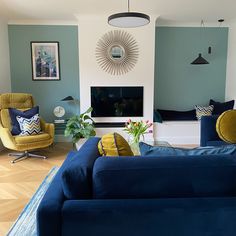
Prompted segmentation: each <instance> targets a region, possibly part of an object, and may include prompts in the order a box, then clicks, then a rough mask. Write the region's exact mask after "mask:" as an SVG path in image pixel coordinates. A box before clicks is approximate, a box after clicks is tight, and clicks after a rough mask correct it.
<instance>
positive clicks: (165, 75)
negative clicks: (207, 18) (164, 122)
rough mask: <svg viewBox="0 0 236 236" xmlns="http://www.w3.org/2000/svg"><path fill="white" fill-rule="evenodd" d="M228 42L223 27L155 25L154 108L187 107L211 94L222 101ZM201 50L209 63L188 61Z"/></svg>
mask: <svg viewBox="0 0 236 236" xmlns="http://www.w3.org/2000/svg"><path fill="white" fill-rule="evenodd" d="M227 42H228V28H225V27H224V28H223V27H222V28H213V27H210V28H208V27H207V28H204V29H203V28H202V29H201V28H199V27H196V28H195V27H194V28H193V27H156V52H155V53H156V59H155V101H154V104H155V108H160V109H176V110H187V109H194V105H207V104H208V103H209V99H210V98H213V99H215V100H217V101H224V99H225V80H226V62H227ZM209 46H211V47H212V54H208V47H209ZM200 52H202V55H203V57H204V58H206V59H207V60H208V61H209V62H210V64H209V65H190V63H191V62H192V61H193V60H194V59H195V58H196V57H197V56H198V53H200Z"/></svg>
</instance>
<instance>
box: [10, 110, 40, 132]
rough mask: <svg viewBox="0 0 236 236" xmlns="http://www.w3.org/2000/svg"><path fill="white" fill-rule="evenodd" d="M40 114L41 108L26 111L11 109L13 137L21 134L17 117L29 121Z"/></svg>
mask: <svg viewBox="0 0 236 236" xmlns="http://www.w3.org/2000/svg"><path fill="white" fill-rule="evenodd" d="M38 113H39V106H36V107H33V108H31V109H29V110H26V111H20V110H17V109H15V108H9V115H10V117H11V125H12V130H11V133H12V135H19V134H20V133H21V129H20V125H19V123H18V121H17V119H16V117H17V116H21V117H24V118H27V119H29V118H31V117H32V116H34V115H36V114H38Z"/></svg>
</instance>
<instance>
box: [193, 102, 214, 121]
mask: <svg viewBox="0 0 236 236" xmlns="http://www.w3.org/2000/svg"><path fill="white" fill-rule="evenodd" d="M195 109H196V117H197V119H198V120H201V118H202V116H211V115H212V111H213V109H214V106H213V105H210V106H208V107H203V106H198V105H197V106H195Z"/></svg>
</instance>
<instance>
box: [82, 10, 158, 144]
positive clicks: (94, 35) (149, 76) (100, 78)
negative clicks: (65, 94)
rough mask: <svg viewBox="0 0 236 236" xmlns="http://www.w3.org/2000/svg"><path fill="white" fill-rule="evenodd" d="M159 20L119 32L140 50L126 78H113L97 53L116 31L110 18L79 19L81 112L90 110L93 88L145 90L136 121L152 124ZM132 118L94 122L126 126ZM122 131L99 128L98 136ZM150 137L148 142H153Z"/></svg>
mask: <svg viewBox="0 0 236 236" xmlns="http://www.w3.org/2000/svg"><path fill="white" fill-rule="evenodd" d="M156 18H157V17H156V16H151V22H150V24H148V25H146V26H143V27H138V28H132V29H125V28H124V29H119V30H124V31H126V32H128V33H130V34H131V35H132V36H133V37H134V38H135V40H136V42H137V44H138V48H139V57H138V61H137V63H136V65H135V67H134V68H133V69H132V70H131V71H129V72H128V73H126V74H123V75H118V76H117V75H111V74H109V73H107V72H106V71H104V70H102V69H101V67H100V66H99V65H98V63H97V61H96V56H95V50H96V46H97V42H98V40H99V39H100V38H101V37H102V36H103V35H104V34H105V33H107V32H109V31H111V30H117V28H115V27H112V26H110V25H109V24H108V23H107V15H106V16H104V15H80V16H78V28H79V31H78V32H79V37H78V38H79V71H80V110H81V112H83V111H85V110H86V109H87V108H88V107H90V106H91V100H90V87H91V86H143V87H144V103H143V107H144V110H143V117H138V118H134V119H135V120H140V119H144V120H150V121H152V120H153V100H154V99H153V98H154V64H155V63H154V61H155V23H156ZM128 118H130V117H112V118H111V117H107V118H94V120H95V122H125V121H127V119H128ZM122 130H123V128H117V129H116V128H97V129H96V131H97V135H98V136H100V135H102V134H104V133H107V132H114V131H119V132H122ZM152 138H153V135H149V136H148V137H147V139H152Z"/></svg>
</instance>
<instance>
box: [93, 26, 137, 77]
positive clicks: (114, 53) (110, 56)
mask: <svg viewBox="0 0 236 236" xmlns="http://www.w3.org/2000/svg"><path fill="white" fill-rule="evenodd" d="M138 54H139V49H138V44H137V42H136V40H135V39H134V38H133V36H132V35H131V34H129V33H128V32H126V31H122V30H113V31H109V32H108V33H106V34H104V35H103V36H102V37H101V39H100V40H99V41H98V43H97V47H96V59H97V62H98V64H99V65H100V67H101V68H102V69H103V70H105V71H106V72H107V73H109V74H112V75H121V74H125V73H127V72H129V71H130V70H132V69H133V68H134V66H135V64H136V63H137V61H138Z"/></svg>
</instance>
